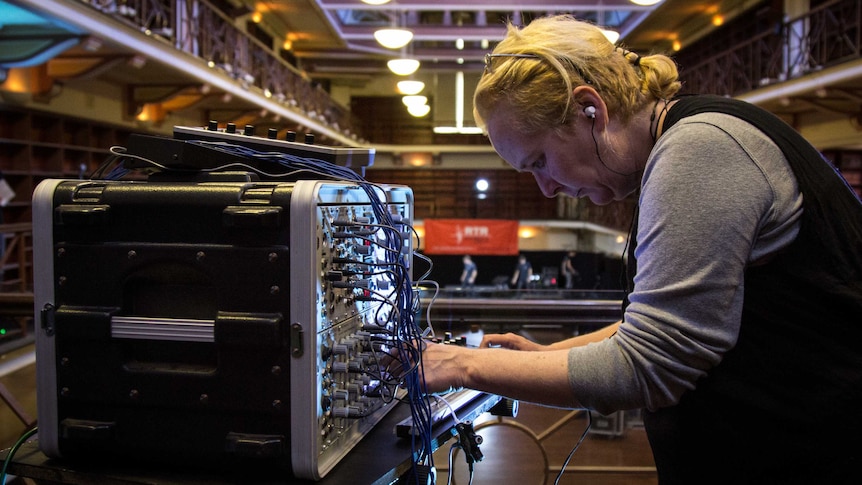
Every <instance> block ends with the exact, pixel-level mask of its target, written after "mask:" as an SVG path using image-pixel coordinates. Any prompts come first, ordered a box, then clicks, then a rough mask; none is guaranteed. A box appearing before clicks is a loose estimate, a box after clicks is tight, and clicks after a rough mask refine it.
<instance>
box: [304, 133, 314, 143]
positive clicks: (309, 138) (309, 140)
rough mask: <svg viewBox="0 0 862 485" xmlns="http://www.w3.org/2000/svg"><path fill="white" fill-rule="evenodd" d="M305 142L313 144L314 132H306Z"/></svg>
mask: <svg viewBox="0 0 862 485" xmlns="http://www.w3.org/2000/svg"><path fill="white" fill-rule="evenodd" d="M305 144H306V145H314V133H306V134H305Z"/></svg>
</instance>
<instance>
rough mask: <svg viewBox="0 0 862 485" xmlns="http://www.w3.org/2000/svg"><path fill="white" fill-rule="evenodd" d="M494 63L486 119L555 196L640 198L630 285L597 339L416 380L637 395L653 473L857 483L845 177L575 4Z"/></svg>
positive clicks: (858, 210)
mask: <svg viewBox="0 0 862 485" xmlns="http://www.w3.org/2000/svg"><path fill="white" fill-rule="evenodd" d="M486 64H487V65H486V70H485V73H484V75H483V77H482V79H481V80H480V82H479V85H478V87H477V90H476V93H475V97H474V106H475V110H476V117H477V120H479V121H480V123H482V124H483V126H484V129H485V131H486V132H487V134H488V137H489V139H490V141H491V143H492V144H493V146H494V148H495V150H496V151H497V152H498V153H499V154H500V156H501V157H502V158H503V159H505V160H506V161H507V162H508V163H509V164H510V165H512V167H514V168H515V169H517V170H519V171H527V172H530V173H532V174H533V175H534V177H535V179H536V182H537V183H538V185H539V187H540V188H541V190H542V191H543V193H544V194H545V195H546V196H548V197H554V196H556V195H557V194H567V195H570V196H572V197H589V198H590V199H591V200H592V201H593V202H595V203H597V204H607V203H610V202H612V201H615V200H622V199H624V198H626V197H627V196H629V195H630V194H633V193H636V192H638V207H639V211H638V213H636V214H635V221H634V226H635V227H634V228H633V231H632V235H631V238H630V245H631V246H632V249H631V250H630V251H629V256H628V261H627V265H628V268H627V269H628V272H629V274H630V275H633V278H631V283H632V286H631V288H630V293H629V296H628V298H627V301H626V307H625V311H624V315H623V318H622V321H621V322H619V323H617V324H614V325H612V326H610V327H607V328H605V329H602V330H599V331H598V332H595V333H593V334H589V335H584V336H579V337H576V338H573V339H569V340H566V341H562V342H557V343H554V344H552V345H548V346H541V345H538V344H535V343H533V342H530V341H528V340H526V339H524V338H522V337H519V336H517V335H514V334H507V335H486V337H485V338H484V340H483V344H482V347H489V346H493V347H496V346H501V347H503V349H499V348H482V349H464V348H459V347H455V346H446V345H429V346H428V347H427V348H426V350H425V352H424V353H423V357H422V361H423V370H424V378H425V385H426V390H427V391H428V392H441V391H444V390H447V389H449V388H459V387H469V388H474V389H479V390H483V391H487V392H491V393H495V394H499V395H504V396H508V397H512V398H515V399H520V400H527V401H532V402H537V403H542V404H546V405H552V406H563V407H571V408H589V409H595V410H598V411H600V412H602V413H610V412H613V411H616V410H624V409H635V408H644V409H645V410H646V411H645V418H644V421H645V426H646V430H647V434H648V436H649V439H650V444H651V446H652V449H653V454H654V456H655V460H656V466H657V469H658V473H659V479H660V482H661V483H662V484H666V483H685V484H688V483H708V482H711V483H800V482H804V483H812V481H814V482H817V483H847V482H851V481H852V482H858V481H859V479H860V477H862V474H861V473H862V467H861V466H860V465H862V456H860V455H862V453H860V449H862V445H860V443H862V440H860V439H859V434H858V432H859V431H862V411H860V409H862V206H860V203H859V200H858V199H857V198H856V197H855V195H854V194H852V193H851V192H850V190H849V188H848V187H847V186H846V184H845V183H844V181H843V180H842V179H841V178H840V176H838V175H837V174H836V173H835V172H834V170H832V169H831V168H830V167H829V165H828V164H827V163H826V162H825V161H823V160H822V158H821V157H820V156H819V154H818V153H817V152H816V151H815V150H814V149H813V148H812V147H811V146H810V145H808V144H807V143H806V142H805V141H804V140H803V139H802V138H801V137H800V136H798V135H797V134H796V133H795V132H793V131H792V130H791V129H790V128H789V127H787V125H785V124H784V123H781V122H780V121H778V120H777V119H775V118H774V117H772V116H770V115H768V114H767V113H765V112H763V111H761V110H759V109H757V108H754V107H753V106H750V105H747V104H745V103H741V102H736V101H731V100H726V99H724V98H718V97H700V96H692V97H679V98H674V96H675V95H676V94H677V91H678V90H679V87H680V84H679V81H678V79H677V70H676V66H675V65H674V63H673V62H672V61H671V60H670V59H669V58H668V57H665V56H662V55H650V56H644V57H640V56H638V55H637V54H635V53H632V52H629V51H626V50H624V49H621V48H619V47H615V46H614V45H612V44H610V43H609V42H608V41H607V40H605V38H604V36H603V35H602V33H601V32H600V30H599V29H598V28H596V27H595V26H593V25H590V24H587V23H584V22H580V21H577V20H575V19H574V18H572V17H569V16H557V17H550V18H542V19H537V20H534V21H533V22H532V23H531V24H530V25H528V26H526V27H524V28H522V29H519V28H516V27H514V26H512V25H509V26H508V34H507V37H506V39H505V40H503V41H502V42H500V44H499V45H498V46H497V48H496V49H495V51H494V53H492V54H489V55H488V56H487V58H486ZM530 351H533V352H530ZM847 441H851V443H845V442H847ZM859 483H862V482H859Z"/></svg>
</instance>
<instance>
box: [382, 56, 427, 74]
mask: <svg viewBox="0 0 862 485" xmlns="http://www.w3.org/2000/svg"><path fill="white" fill-rule="evenodd" d="M386 65H387V66H388V67H389V70H390V71H392V72H394V73H395V74H398V75H399V76H409V75H411V74H413V73H414V72H416V70H417V69H419V61H417V60H416V59H406V58H405V59H392V60H390V61H389V62H387V63H386Z"/></svg>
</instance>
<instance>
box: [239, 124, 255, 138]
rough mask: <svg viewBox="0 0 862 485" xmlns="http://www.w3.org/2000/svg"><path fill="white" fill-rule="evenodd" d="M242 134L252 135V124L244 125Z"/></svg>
mask: <svg viewBox="0 0 862 485" xmlns="http://www.w3.org/2000/svg"><path fill="white" fill-rule="evenodd" d="M242 134H243V135H245V136H254V125H245V129H244V130H243V131H242Z"/></svg>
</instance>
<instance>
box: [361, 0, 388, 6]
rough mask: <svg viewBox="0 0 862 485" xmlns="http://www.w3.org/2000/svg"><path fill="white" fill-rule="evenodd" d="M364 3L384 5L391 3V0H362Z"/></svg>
mask: <svg viewBox="0 0 862 485" xmlns="http://www.w3.org/2000/svg"><path fill="white" fill-rule="evenodd" d="M362 3H367V4H368V5H383V4H386V3H389V0H362Z"/></svg>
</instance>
